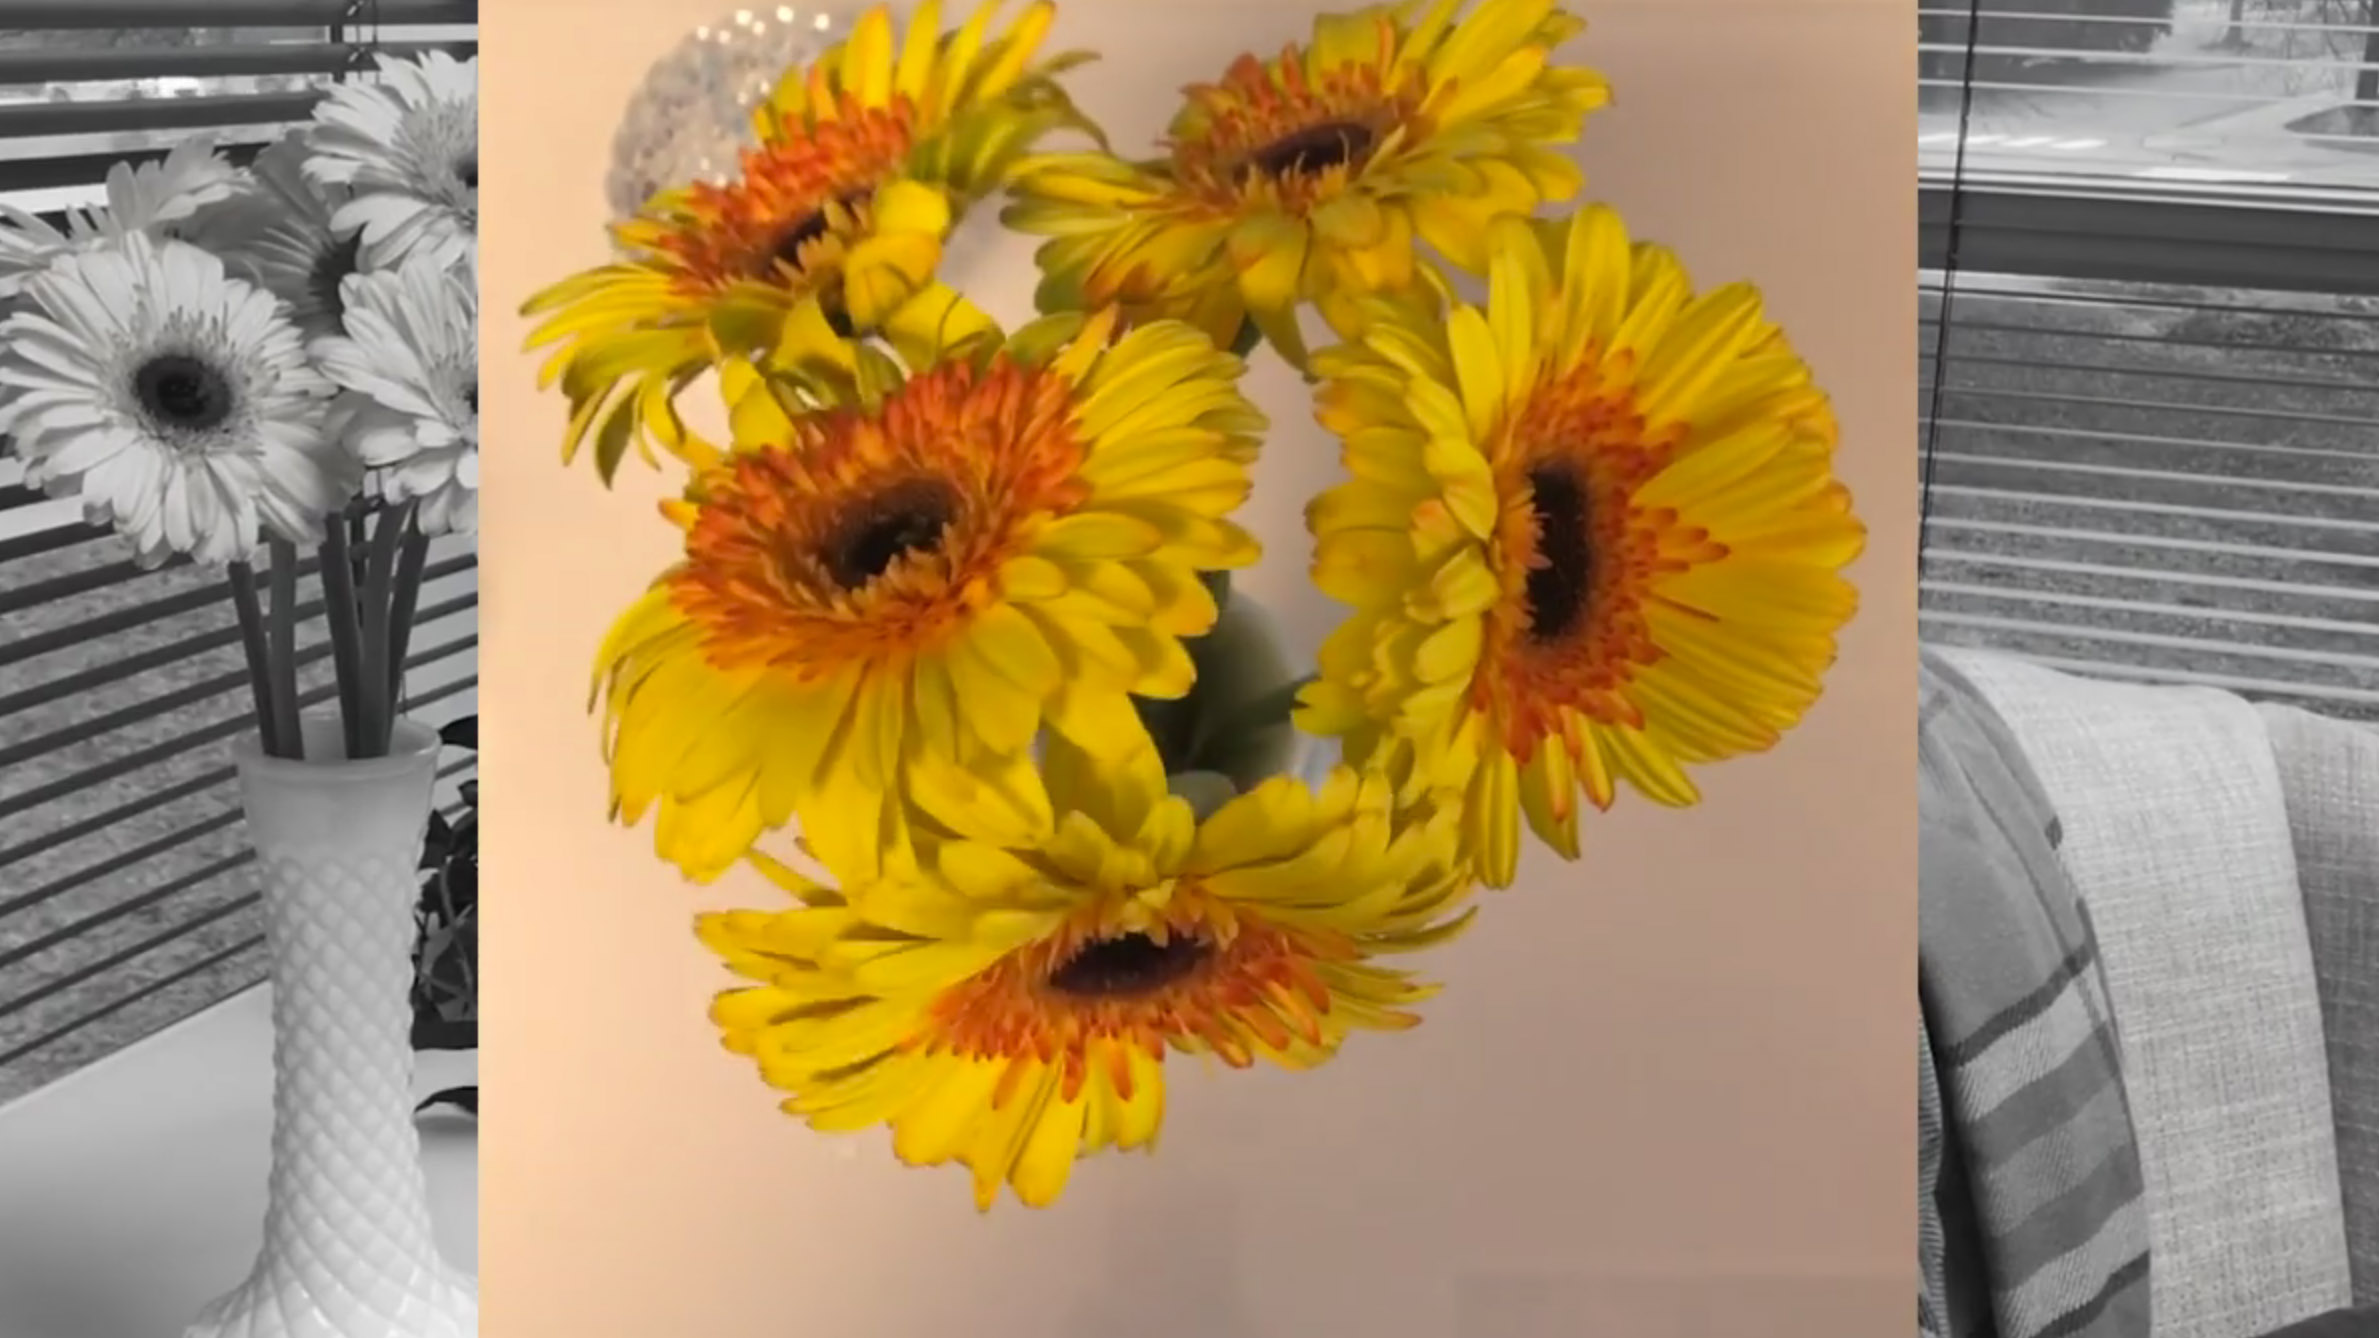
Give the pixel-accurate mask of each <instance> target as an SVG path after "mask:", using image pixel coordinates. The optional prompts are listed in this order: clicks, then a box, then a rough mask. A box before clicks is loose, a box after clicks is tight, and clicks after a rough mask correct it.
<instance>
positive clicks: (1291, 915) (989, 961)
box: [700, 735, 1468, 1209]
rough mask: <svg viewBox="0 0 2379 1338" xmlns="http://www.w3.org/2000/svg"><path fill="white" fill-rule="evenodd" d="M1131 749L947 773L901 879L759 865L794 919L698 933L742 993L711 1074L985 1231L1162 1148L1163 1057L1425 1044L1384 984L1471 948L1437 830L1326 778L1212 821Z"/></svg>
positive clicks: (1405, 1000) (869, 867)
mask: <svg viewBox="0 0 2379 1338" xmlns="http://www.w3.org/2000/svg"><path fill="white" fill-rule="evenodd" d="M1140 745H1141V746H1138V747H1136V748H1134V749H1133V750H1131V752H1130V753H1129V754H1128V755H1127V756H1126V757H1125V758H1123V759H1121V760H1119V761H1114V762H1099V761H1096V760H1094V759H1091V758H1090V757H1088V755H1086V754H1083V753H1081V752H1079V751H1078V750H1076V749H1073V748H1072V747H1070V746H1069V745H1067V744H1065V743H1064V742H1063V741H1062V740H1060V741H1057V742H1055V743H1053V745H1052V747H1051V749H1050V752H1049V755H1048V757H1047V758H1046V760H1045V763H1044V765H1043V766H1042V768H1041V769H1040V770H1039V771H1037V772H1036V770H1035V768H1034V767H1033V766H1032V765H1030V764H1029V763H1027V764H1020V765H1014V766H1010V767H1007V768H1004V769H986V770H984V771H983V772H981V773H979V774H975V775H969V774H967V773H966V772H964V771H962V770H960V769H958V768H955V767H949V766H945V765H939V764H937V765H935V766H933V767H932V768H930V769H929V770H928V771H926V772H925V773H923V774H922V775H921V778H920V783H919V784H918V785H917V787H916V790H915V792H914V798H915V799H916V801H917V803H918V807H919V809H920V810H921V813H920V817H919V819H918V821H919V828H920V831H921V832H923V831H927V830H928V829H930V831H931V833H932V834H931V835H929V836H923V837H921V839H920V840H919V842H918V844H917V846H916V855H915V858H914V859H913V860H907V859H896V860H893V861H890V862H887V861H885V860H883V859H882V858H881V857H880V854H879V852H878V851H877V850H876V849H874V848H869V847H866V846H864V845H863V844H862V843H858V842H852V841H842V842H839V843H832V842H829V843H823V844H822V843H819V842H816V841H812V842H811V844H812V846H813V853H815V854H816V855H817V857H818V859H819V862H820V863H821V864H823V865H824V866H825V868H826V869H827V871H828V872H829V873H830V875H831V876H832V877H833V878H834V879H835V881H836V882H837V883H838V884H839V888H828V887H826V886H823V885H821V884H818V883H813V882H810V881H808V880H807V879H804V878H802V877H800V876H799V875H797V874H795V873H793V872H792V871H791V870H789V869H787V868H785V867H784V866H782V865H777V864H774V863H773V862H771V861H768V860H766V859H765V858H764V857H760V858H757V859H756V860H755V862H756V863H759V864H760V865H761V867H762V868H763V869H765V870H767V871H769V872H770V873H771V874H772V876H774V877H775V878H776V879H777V881H779V882H780V883H781V884H782V885H784V886H785V887H787V888H788V889H789V890H791V891H793V892H794V893H795V895H796V896H797V897H798V898H799V899H800V901H801V902H802V903H803V904H802V905H801V906H800V907H799V908H797V909H792V910H787V911H781V912H776V913H765V912H759V911H739V912H731V913H727V914H723V915H713V916H705V917H702V919H701V921H700V933H701V936H702V938H703V940H704V941H705V942H706V943H708V944H709V945H710V946H711V947H712V948H713V949H714V950H716V951H717V952H718V953H719V954H720V955H721V956H722V957H723V958H725V960H726V962H727V964H728V966H729V967H730V968H732V969H733V970H734V971H735V972H737V973H738V974H740V975H742V976H744V977H746V978H748V979H750V980H753V981H756V982H758V984H757V985H755V986H753V987H750V988H744V989H738V990H733V991H730V992H727V993H724V994H722V995H720V996H719V998H718V1000H717V1003H716V1004H715V1006H714V1007H713V1009H712V1017H713V1019H714V1020H715V1021H716V1022H717V1023H718V1025H719V1027H720V1028H721V1030H722V1032H723V1033H724V1038H725V1042H726V1045H727V1048H728V1049H730V1050H732V1051H734V1052H736V1053H738V1054H744V1055H749V1056H752V1057H753V1058H754V1059H756V1060H757V1061H758V1063H759V1067H760V1071H761V1073H762V1075H763V1076H764V1077H765V1078H766V1079H767V1080H768V1082H769V1083H770V1084H771V1085H773V1086H775V1087H777V1088H778V1089H780V1090H782V1091H785V1092H788V1093H790V1094H791V1097H790V1099H789V1100H787V1101H786V1102H785V1103H784V1109H785V1110H786V1112H787V1113H789V1114H792V1115H796V1116H800V1117H802V1118H804V1119H806V1120H807V1121H808V1123H809V1124H810V1125H811V1127H813V1128H816V1129H819V1130H822V1131H831V1132H849V1131H856V1130H860V1129H865V1128H868V1127H871V1126H875V1125H879V1124H881V1125H889V1126H890V1127H891V1130H892V1136H893V1150H894V1152H895V1154H896V1155H897V1156H899V1157H900V1159H901V1160H902V1161H904V1162H907V1163H909V1164H911V1165H926V1166H931V1165H941V1164H945V1163H948V1162H953V1161H955V1162H959V1163H961V1164H963V1165H965V1166H967V1167H969V1168H970V1169H971V1170H972V1171H973V1173H974V1187H975V1201H976V1204H977V1206H978V1207H980V1208H983V1209H989V1208H990V1207H991V1205H992V1204H993V1203H994V1202H995V1201H996V1200H997V1198H998V1195H999V1192H1000V1187H1001V1185H1002V1184H1007V1185H1010V1186H1012V1187H1013V1188H1014V1190H1015V1193H1016V1195H1017V1197H1018V1198H1019V1199H1021V1200H1022V1201H1023V1202H1025V1203H1026V1204H1029V1205H1031V1206H1034V1207H1046V1206H1048V1205H1049V1204H1051V1203H1053V1202H1054V1201H1056V1199H1057V1198H1058V1196H1059V1194H1060V1193H1061V1192H1062V1191H1063V1190H1064V1188H1065V1185H1066V1181H1067V1178H1068V1176H1069V1175H1070V1174H1071V1172H1072V1170H1073V1164H1074V1162H1075V1161H1076V1159H1078V1158H1080V1157H1084V1156H1088V1155H1091V1154H1093V1153H1096V1152H1099V1151H1101V1150H1103V1149H1107V1148H1115V1149H1119V1150H1130V1149H1135V1148H1146V1147H1152V1146H1153V1145H1154V1143H1155V1141H1156V1138H1157V1133H1158V1126H1159V1125H1160V1123H1161V1122H1162V1121H1163V1118H1164V1101H1165V1088H1164V1059H1165V1054H1166V1052H1167V1051H1168V1050H1174V1051H1180V1052H1183V1053H1189V1054H1201V1055H1211V1056H1214V1057H1216V1058H1219V1059H1220V1060H1221V1061H1222V1062H1223V1063H1225V1064H1227V1065H1230V1066H1233V1067H1246V1066H1249V1065H1251V1064H1253V1063H1254V1062H1255V1061H1256V1060H1258V1059H1263V1060H1269V1061H1271V1062H1273V1063H1276V1064H1280V1065H1282V1066H1285V1067H1288V1068H1291V1069H1303V1068H1309V1067H1312V1066H1313V1065H1316V1064H1319V1063H1321V1062H1322V1061H1324V1060H1326V1059H1328V1058H1329V1057H1330V1056H1331V1055H1332V1054H1333V1053H1334V1052H1335V1051H1336V1050H1337V1049H1338V1047H1339V1045H1340V1044H1341V1043H1342V1042H1343V1041H1344V1040H1345V1039H1346V1037H1347V1036H1348V1035H1349V1034H1350V1033H1352V1032H1354V1031H1356V1030H1358V1029H1367V1030H1397V1029H1402V1028H1405V1027H1409V1026H1411V1025H1412V1024H1413V1023H1414V1022H1415V1021H1417V1020H1418V1019H1417V1018H1416V1017H1415V1016H1414V1015H1413V1014H1411V1013H1410V1012H1408V1011H1406V1008H1407V1006H1409V1005H1411V1004H1413V1003H1415V1002H1417V1001H1419V1000H1421V999H1424V998H1426V997H1428V996H1429V995H1430V994H1432V993H1434V989H1433V987H1430V986H1426V985H1422V984H1419V983H1416V982H1415V981H1414V980H1413V979H1412V978H1411V976H1410V975H1409V974H1408V973H1406V972H1403V971H1398V970H1391V969H1388V968H1385V967H1383V966H1380V965H1377V964H1375V959H1376V958H1379V957H1381V956H1383V955H1388V954H1396V953H1404V952H1409V951H1412V950H1415V949H1419V948H1422V947H1426V946H1428V945H1430V944H1433V943H1436V942H1440V941H1443V940H1444V939H1446V938H1448V937H1451V936H1452V935H1453V934H1454V933H1456V932H1458V931H1459V930H1460V929H1461V928H1462V927H1463V925H1464V924H1465V923H1467V920H1468V915H1467V913H1458V908H1459V905H1460V902H1461V901H1462V899H1463V896H1464V894H1465V892H1466V891H1467V886H1466V883H1465V881H1464V880H1463V879H1462V878H1461V877H1459V876H1457V874H1456V873H1455V863H1454V854H1453V852H1454V847H1455V845H1456V831H1455V822H1454V820H1453V818H1452V815H1451V814H1450V813H1449V814H1446V815H1442V816H1439V817H1435V818H1432V819H1431V820H1429V821H1426V822H1403V823H1399V822H1397V821H1395V820H1394V818H1393V817H1392V814H1391V795H1390V793H1389V790H1390V787H1389V786H1388V785H1387V783H1386V782H1385V781H1383V780H1380V779H1378V778H1365V777H1362V776H1359V775H1358V774H1357V773H1356V772H1354V771H1352V770H1349V769H1345V768H1340V769H1338V770H1337V771H1335V772H1334V773H1333V774H1331V775H1330V776H1329V777H1328V779H1327V780H1326V781H1325V782H1324V783H1323V784H1321V785H1320V786H1319V787H1318V788H1316V787H1309V786H1308V785H1307V784H1306V783H1305V782H1303V781H1300V780H1296V779H1293V778H1288V777H1281V778H1276V779H1273V780H1270V781H1267V782H1265V783H1263V784H1260V785H1258V786H1256V787H1255V788H1254V789H1252V790H1250V791H1248V792H1247V793H1245V794H1243V795H1240V796H1238V797H1236V798H1233V799H1230V800H1228V801H1227V802H1225V803H1224V804H1223V805H1222V806H1221V807H1220V808H1219V809H1216V810H1215V811H1214V812H1213V813H1212V814H1211V815H1210V816H1207V817H1206V818H1204V819H1203V820H1202V821H1201V820H1199V819H1198V818H1197V817H1196V816H1195V814H1194V813H1193V811H1192V808H1191V805H1190V803H1189V802H1188V801H1187V800H1185V799H1183V798H1179V797H1175V796H1171V795H1168V794H1167V793H1166V787H1165V778H1164V775H1163V772H1162V768H1161V766H1160V764H1159V763H1158V761H1157V759H1156V757H1155V752H1154V749H1153V748H1151V747H1148V746H1146V736H1145V735H1142V736H1140ZM986 796H990V797H989V798H987V797H986ZM820 835H825V834H824V833H821V834H820Z"/></svg>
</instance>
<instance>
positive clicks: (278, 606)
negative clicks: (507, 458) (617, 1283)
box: [0, 54, 479, 1338]
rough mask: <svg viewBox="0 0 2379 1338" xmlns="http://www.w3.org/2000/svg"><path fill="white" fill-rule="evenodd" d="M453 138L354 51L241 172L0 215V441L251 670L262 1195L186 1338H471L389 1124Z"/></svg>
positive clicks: (414, 785)
mask: <svg viewBox="0 0 2379 1338" xmlns="http://www.w3.org/2000/svg"><path fill="white" fill-rule="evenodd" d="M476 145H477V66H476V62H475V61H473V62H467V63H458V62H456V61H455V60H453V59H451V58H450V57H447V56H445V55H442V54H432V55H429V56H426V57H424V58H422V59H419V60H395V59H383V60H382V61H381V62H380V67H379V69H378V72H377V74H376V75H375V76H373V77H371V78H368V79H365V80H360V81H357V82H351V83H343V84H340V85H338V86H337V87H335V88H334V89H332V90H331V91H330V92H329V94H328V96H327V97H326V98H325V99H324V100H323V101H322V102H321V103H320V105H319V107H318V109H317V111H316V113H315V115H314V118H313V120H312V121H311V122H310V123H308V124H306V125H303V126H300V127H298V128H297V129H295V130H294V131H292V132H291V133H289V134H288V135H287V136H285V137H284V138H283V139H282V140H281V141H279V142H278V143H275V144H273V145H271V146H269V147H267V148H265V149H264V150H263V151H262V152H261V153H259V154H258V155H257V156H256V157H255V160H254V162H253V164H252V165H250V166H247V167H236V166H234V165H233V164H232V163H231V162H230V161H228V160H227V159H226V158H225V157H223V156H222V155H220V154H218V153H217V152H216V151H215V150H214V149H213V147H212V146H210V145H209V144H208V143H206V142H204V141H200V140H193V141H191V142H187V143H184V144H182V145H181V146H179V147H177V148H176V149H174V150H173V151H172V152H171V153H170V154H168V155H167V156H166V157H165V158H164V159H163V160H162V162H154V163H145V164H142V165H139V166H134V165H131V164H120V165H118V166H117V167H116V168H115V169H114V170H113V171H112V172H111V173H110V174H109V176H108V179H107V187H106V194H107V199H106V203H105V204H104V205H103V206H99V207H95V208H91V209H87V210H79V211H73V212H70V213H69V214H68V215H67V216H66V218H65V219H64V220H63V222H62V224H53V223H50V222H47V221H44V220H41V219H38V218H34V217H31V216H28V215H25V214H22V213H17V212H10V213H8V214H6V215H5V216H4V217H0V311H4V312H5V319H4V320H0V432H4V433H6V434H7V436H8V438H9V441H10V445H11V449H12V450H13V451H14V452H15V454H16V455H18V456H19V457H20V458H21V459H22V461H23V462H24V467H25V473H26V478H27V481H28V482H29V483H31V484H33V485H35V486H38V487H41V488H43V489H45V490H46V491H47V492H49V493H50V494H51V495H53V496H58V497H72V498H76V499H79V500H80V501H81V502H82V504H83V507H84V510H85V513H86V514H87V515H88V516H89V517H90V519H91V520H93V521H94V522H97V523H100V524H104V525H109V526H112V527H113V528H114V529H115V530H116V531H117V532H118V533H119V534H121V535H122V536H123V537H124V538H125V539H127V540H128V541H129V542H130V544H131V547H132V549H133V553H134V557H135V560H136V562H138V563H139V564H140V565H142V566H144V567H156V566H161V565H163V564H165V563H167V562H169V561H177V560H187V561H195V562H198V563H201V564H204V565H207V566H210V567H215V568H219V569H220V570H221V571H222V572H223V575H224V579H225V582H226V584H227V586H228V589H229V593H230V596H231V603H232V606H233V609H234V610H235V613H236V617H237V620H238V625H239V631H240V645H241V647H242V649H243V651H244V654H245V657H246V660H247V665H248V673H249V682H250V687H251V694H250V695H251V699H252V703H253V707H254V716H255V734H254V736H253V738H251V739H250V740H248V741H247V742H246V743H245V744H243V745H242V746H241V748H240V750H239V755H238V771H239V776H240V782H241V793H242V800H243V807H244V809H245V813H246V817H247V822H248V833H249V839H250V841H251V843H252V844H253V846H254V847H255V850H256V854H257V865H258V868H259V870H260V872H261V880H262V883H263V907H264V920H265V928H266V942H267V951H268V953H269V955H270V958H271V972H272V981H273V986H274V994H273V1013H274V1027H275V1034H276V1042H275V1047H274V1056H275V1068H276V1092H275V1103H274V1111H275V1118H274V1134H273V1158H274V1169H273V1175H272V1180H271V1197H270V1203H269V1206H268V1208H267V1214H266V1221H265V1246H264V1250H263V1253H262V1255H261V1256H260V1258H259V1259H258V1261H257V1264H256V1266H255V1269H254V1271H253V1273H252V1274H251V1275H250V1277H249V1278H248V1279H247V1281H246V1282H245V1283H244V1284H243V1285H242V1286H241V1287H239V1288H238V1289H237V1290H235V1291H233V1292H231V1293H230V1294H229V1295H227V1296H226V1297H224V1298H223V1299H222V1300H221V1301H219V1302H218V1303H216V1305H215V1306H214V1307H212V1308H211V1309H210V1310H209V1312H208V1313H207V1314H206V1315H205V1316H204V1317H203V1318H202V1319H201V1320H200V1321H199V1322H198V1323H197V1324H196V1326H195V1327H193V1329H192V1330H191V1332H192V1333H193V1334H194V1335H195V1334H208V1335H213V1334H227V1335H228V1334H248V1333H266V1332H269V1333H272V1334H275V1335H280V1336H282V1338H295V1336H296V1335H300V1334H303V1335H314V1336H318V1338H347V1336H349V1335H354V1336H357V1338H360V1336H361V1335H365V1334H370V1335H375V1336H378V1335H389V1334H397V1333H403V1334H415V1335H430V1334H439V1335H448V1334H451V1335H457V1336H458V1338H459V1336H460V1335H465V1334H471V1333H475V1332H476V1331H477V1319H476V1315H477V1302H476V1299H475V1290H474V1287H473V1284H472V1283H471V1281H470V1280H469V1279H468V1278H466V1277H462V1276H460V1275H457V1274H455V1273H454V1272H453V1271H452V1270H450V1269H449V1268H447V1266H446V1265H445V1264H444V1263H443V1262H442V1261H441V1260H440V1259H439V1257H438V1253H437V1250H436V1247H435V1245H434V1243H433V1242H432V1240H431V1237H430V1224H429V1215H428V1210H427V1202H426V1197H425V1193H424V1188H423V1184H422V1177H421V1170H420V1163H419V1156H418V1153H419V1147H418V1142H417V1141H416V1135H415V1133H414V1130H413V1127H412V1123H411V1113H412V1102H411V1099H410V1092H409V1088H410V1084H411V1072H412V1051H411V1048H410V1045H409V1043H408V1032H409V1029H410V1028H409V1023H410V1019H411V1010H410V1003H409V995H410V987H411V981H412V965H413V946H414V944H413V938H414V928H415V926H414V919H413V911H414V903H415V899H416V897H417V895H418V887H417V884H416V882H415V879H414V876H413V870H414V868H415V865H416V862H417V860H418V857H419V853H420V849H421V840H422V834H423V831H424V828H425V826H426V824H427V821H428V818H429V814H430V808H431V791H432V785H433V781H434V777H435V771H436V764H437V748H438V739H437V736H436V735H435V734H434V733H432V732H431V731H430V730H429V729H427V728H426V727H424V726H422V725H419V724H416V723H414V722H411V721H408V720H406V719H405V718H404V717H403V715H402V714H401V711H400V704H401V703H402V701H403V700H404V679H405V670H406V667H407V663H408V659H409V650H408V646H409V640H410V637H411V633H412V630H413V626H414V624H415V622H416V620H417V614H418V613H419V609H418V599H419V595H420V591H421V587H422V582H423V580H424V578H425V575H426V573H427V570H428V561H427V559H428V553H429V546H430V543H431V541H432V539H433V538H435V537H437V536H440V535H449V534H468V533H470V532H471V531H472V530H473V528H474V527H475V524H476V519H477V510H478V501H477V494H478V458H479V441H478V435H479V434H478V393H477V386H478V297H477V286H476V279H475V275H474V271H475V268H476V265H475V261H476V255H477V242H476V222H477V205H476V199H477V185H478V181H477V171H478V169H477V148H476ZM260 556H261V557H262V559H263V567H264V572H263V574H262V575H261V577H260V574H259V570H258V560H259V557H260ZM309 577H310V578H311V580H312V584H313V585H314V587H315V590H314V594H313V597H312V598H310V599H309V598H307V597H306V595H305V594H304V592H303V591H302V589H301V586H302V584H303V583H305V582H306V580H307V578H309ZM268 597H269V602H268ZM316 620H319V626H320V627H321V629H322V631H323V635H322V636H321V637H319V638H318V639H311V641H310V644H305V645H301V644H300V630H301V628H310V627H312V626H314V625H316ZM326 657H327V658H328V659H329V660H330V662H331V667H332V669H333V675H334V676H333V678H332V681H331V682H329V683H327V684H321V683H318V684H315V685H312V686H308V685H307V684H306V683H305V679H304V676H302V675H303V671H305V670H306V669H307V667H308V666H310V665H315V664H318V663H319V662H320V661H321V660H322V659H324V658H326ZM324 702H335V705H334V706H332V707H331V708H330V709H328V710H309V709H308V708H309V707H314V706H316V705H317V704H319V703H324Z"/></svg>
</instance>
